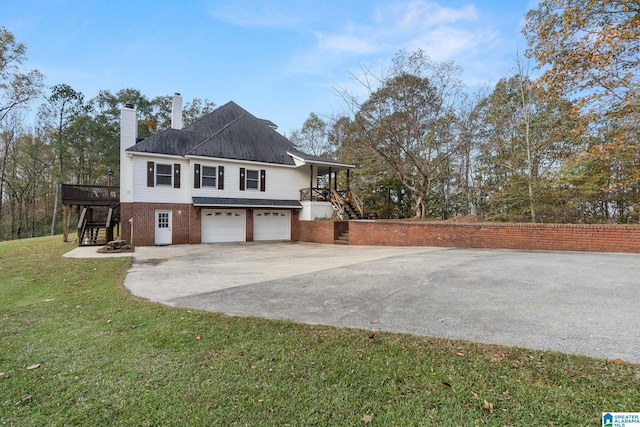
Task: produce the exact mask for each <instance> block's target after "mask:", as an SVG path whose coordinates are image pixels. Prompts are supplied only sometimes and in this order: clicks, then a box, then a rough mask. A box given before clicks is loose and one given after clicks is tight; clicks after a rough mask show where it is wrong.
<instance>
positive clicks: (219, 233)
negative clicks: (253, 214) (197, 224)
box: [202, 209, 247, 243]
mask: <svg viewBox="0 0 640 427" xmlns="http://www.w3.org/2000/svg"><path fill="white" fill-rule="evenodd" d="M246 224H247V221H246V212H245V211H244V210H239V209H202V243H214V242H244V241H245V237H246V233H245V228H246Z"/></svg>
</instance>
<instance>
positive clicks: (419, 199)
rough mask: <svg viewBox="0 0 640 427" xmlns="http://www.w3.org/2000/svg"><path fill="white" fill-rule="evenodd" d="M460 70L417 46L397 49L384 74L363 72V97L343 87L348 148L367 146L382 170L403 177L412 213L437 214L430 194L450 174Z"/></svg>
mask: <svg viewBox="0 0 640 427" xmlns="http://www.w3.org/2000/svg"><path fill="white" fill-rule="evenodd" d="M459 74H460V70H459V68H458V67H456V66H455V65H453V64H452V63H444V64H436V63H434V62H432V61H431V60H430V59H429V58H428V57H427V56H426V54H425V53H424V52H422V51H420V50H419V51H416V52H414V53H412V54H407V53H406V52H400V53H399V54H398V55H396V57H395V58H394V60H393V63H392V66H391V68H390V70H389V72H388V74H387V75H386V76H383V77H377V76H375V75H373V74H372V73H370V72H365V77H364V78H363V79H361V80H360V82H361V83H362V84H363V85H364V87H365V89H366V90H367V92H368V94H369V97H368V99H367V100H366V101H365V102H362V103H361V102H359V100H358V98H357V97H355V96H353V95H350V94H348V93H346V92H343V93H342V97H343V99H344V100H345V101H346V102H347V104H348V106H349V107H350V108H351V110H352V111H353V112H354V117H353V120H352V124H351V126H350V128H349V129H350V133H351V135H350V137H349V138H348V139H347V141H348V142H349V143H350V144H353V145H354V148H353V149H352V152H357V151H360V150H365V151H368V152H369V153H370V154H372V155H374V156H375V157H376V159H377V160H378V161H379V164H380V165H381V166H383V168H381V169H379V170H380V172H381V173H385V172H386V173H388V174H390V175H392V176H393V177H395V178H396V179H397V180H398V181H399V182H400V183H402V185H403V187H404V188H405V189H406V193H407V194H411V195H412V196H413V198H414V208H415V216H416V217H420V218H422V217H425V216H427V213H429V214H433V213H438V214H442V212H441V211H440V212H438V211H439V209H433V207H432V206H433V204H432V203H431V202H430V201H429V199H430V198H434V197H437V196H436V194H437V192H435V193H434V191H435V190H436V186H437V185H438V184H439V183H442V182H444V180H446V179H448V178H449V176H448V175H449V174H450V173H451V164H452V162H453V160H454V157H455V156H456V155H457V154H458V148H459V147H458V145H457V143H458V140H457V138H456V129H455V128H456V121H457V116H456V114H457V112H456V108H457V106H458V105H457V103H458V102H459V99H460V95H461V89H462V88H461V83H460V80H459V78H458V75H459ZM376 83H377V85H375V86H374V84H376ZM370 163H371V164H374V162H370Z"/></svg>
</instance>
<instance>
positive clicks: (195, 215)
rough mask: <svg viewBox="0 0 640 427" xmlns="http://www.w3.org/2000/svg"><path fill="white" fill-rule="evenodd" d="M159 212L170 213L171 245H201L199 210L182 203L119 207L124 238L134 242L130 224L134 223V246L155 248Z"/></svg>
mask: <svg viewBox="0 0 640 427" xmlns="http://www.w3.org/2000/svg"><path fill="white" fill-rule="evenodd" d="M157 210H167V211H169V210H170V211H171V217H172V228H171V232H172V243H173V244H174V245H177V244H187V243H190V244H194V243H200V242H201V226H200V209H197V208H195V207H193V206H192V205H190V204H181V203H171V204H167V203H123V204H121V205H120V217H121V218H122V226H121V231H120V233H121V238H122V239H123V240H126V241H129V242H130V241H131V224H130V223H129V218H135V219H134V221H133V242H132V243H133V245H134V246H153V245H154V244H155V233H156V229H155V213H156V211H157Z"/></svg>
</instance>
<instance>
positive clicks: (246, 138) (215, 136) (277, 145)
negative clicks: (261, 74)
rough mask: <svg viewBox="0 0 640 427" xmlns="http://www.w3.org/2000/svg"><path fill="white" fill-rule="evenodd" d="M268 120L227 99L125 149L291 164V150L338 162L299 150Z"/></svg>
mask: <svg viewBox="0 0 640 427" xmlns="http://www.w3.org/2000/svg"><path fill="white" fill-rule="evenodd" d="M269 123H271V122H269V121H268V120H263V119H258V118H256V117H255V116H253V115H252V114H251V113H249V112H247V111H246V110H245V109H243V108H242V107H240V106H239V105H238V104H236V103H235V102H233V101H231V102H228V103H226V104H225V105H223V106H221V107H219V108H217V109H215V110H214V111H213V112H211V113H210V114H208V115H206V116H204V117H202V118H201V119H199V120H197V121H195V122H194V123H192V124H190V125H189V126H187V127H185V128H184V129H167V130H164V131H162V132H160V133H157V134H155V135H152V136H150V137H149V138H147V139H144V140H143V141H141V142H139V143H137V144H136V145H134V146H133V147H130V148H128V149H127V151H130V152H138V153H154V154H166V155H173V156H187V155H192V156H200V157H213V158H223V159H234V160H247V161H255V162H264V163H275V164H282V165H294V164H295V162H294V160H293V159H292V158H291V156H290V155H289V154H288V153H291V154H293V155H296V156H298V157H300V158H302V159H305V160H307V161H317V162H332V163H339V162H335V161H332V160H328V159H324V158H321V157H317V156H312V155H309V154H306V153H303V152H302V151H299V150H298V149H297V148H296V146H295V145H294V144H293V143H292V142H291V141H289V140H288V139H287V138H285V137H284V136H282V135H280V134H279V133H278V132H277V131H276V130H274V129H273V128H272V127H271V126H270V125H269Z"/></svg>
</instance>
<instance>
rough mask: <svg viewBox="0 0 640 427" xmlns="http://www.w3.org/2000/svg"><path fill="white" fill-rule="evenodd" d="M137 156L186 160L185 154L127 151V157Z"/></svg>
mask: <svg viewBox="0 0 640 427" xmlns="http://www.w3.org/2000/svg"><path fill="white" fill-rule="evenodd" d="M135 156H140V157H161V158H164V159H180V160H184V156H175V155H173V154H157V153H141V152H139V151H133V152H132V151H128V152H127V157H135Z"/></svg>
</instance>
